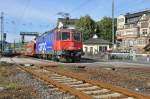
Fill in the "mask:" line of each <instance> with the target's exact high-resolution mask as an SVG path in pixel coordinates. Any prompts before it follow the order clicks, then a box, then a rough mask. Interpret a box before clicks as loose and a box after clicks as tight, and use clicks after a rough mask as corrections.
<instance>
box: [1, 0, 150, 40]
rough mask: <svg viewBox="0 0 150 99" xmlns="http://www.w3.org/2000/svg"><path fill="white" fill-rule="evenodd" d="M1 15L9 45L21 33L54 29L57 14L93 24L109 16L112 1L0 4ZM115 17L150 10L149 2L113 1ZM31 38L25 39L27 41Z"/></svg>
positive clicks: (46, 0) (8, 1) (16, 1)
mask: <svg viewBox="0 0 150 99" xmlns="http://www.w3.org/2000/svg"><path fill="white" fill-rule="evenodd" d="M0 1H1V2H0V12H4V32H5V33H7V41H8V42H14V40H15V41H16V42H19V41H20V39H21V36H20V35H19V34H20V32H22V31H23V32H39V33H43V32H45V31H48V30H51V29H53V28H54V27H56V22H57V18H59V17H62V16H60V15H57V13H58V12H65V13H69V14H70V17H71V18H80V16H85V15H90V16H91V18H93V19H94V20H95V21H98V20H100V19H102V18H103V17H104V16H110V17H111V15H112V8H111V5H112V0H0ZM114 1H115V17H117V16H119V15H122V14H123V15H124V14H126V13H128V12H134V11H142V10H144V9H150V0H114ZM31 38H32V37H26V38H25V39H26V40H27V41H29V40H31Z"/></svg>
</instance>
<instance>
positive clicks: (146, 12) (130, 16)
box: [125, 9, 150, 18]
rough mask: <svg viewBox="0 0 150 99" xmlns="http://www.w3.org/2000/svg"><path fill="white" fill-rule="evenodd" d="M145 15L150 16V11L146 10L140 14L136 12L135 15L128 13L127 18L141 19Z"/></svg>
mask: <svg viewBox="0 0 150 99" xmlns="http://www.w3.org/2000/svg"><path fill="white" fill-rule="evenodd" d="M143 14H150V9H148V10H144V11H139V12H134V13H127V14H126V15H125V17H126V18H133V17H140V16H142V15H143Z"/></svg>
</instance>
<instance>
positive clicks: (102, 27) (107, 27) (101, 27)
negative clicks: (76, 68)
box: [97, 17, 117, 42]
mask: <svg viewBox="0 0 150 99" xmlns="http://www.w3.org/2000/svg"><path fill="white" fill-rule="evenodd" d="M116 23H117V22H116V19H115V31H116ZM97 26H98V27H97V31H98V34H97V35H98V36H99V37H101V38H103V39H105V40H108V41H110V42H111V41H112V18H110V17H103V19H102V20H100V21H98V22H97Z"/></svg>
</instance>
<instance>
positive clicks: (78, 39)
mask: <svg viewBox="0 0 150 99" xmlns="http://www.w3.org/2000/svg"><path fill="white" fill-rule="evenodd" d="M80 39H81V36H80V33H78V32H75V33H74V40H76V41H80Z"/></svg>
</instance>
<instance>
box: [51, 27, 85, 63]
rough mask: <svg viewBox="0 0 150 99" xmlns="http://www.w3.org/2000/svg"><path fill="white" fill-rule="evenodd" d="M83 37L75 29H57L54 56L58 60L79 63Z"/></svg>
mask: <svg viewBox="0 0 150 99" xmlns="http://www.w3.org/2000/svg"><path fill="white" fill-rule="evenodd" d="M82 46H83V45H82V35H81V32H79V31H78V30H75V29H57V30H55V32H54V46H53V49H54V54H55V55H57V58H58V59H66V60H67V61H72V62H74V61H79V60H80V59H81V54H82Z"/></svg>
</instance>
